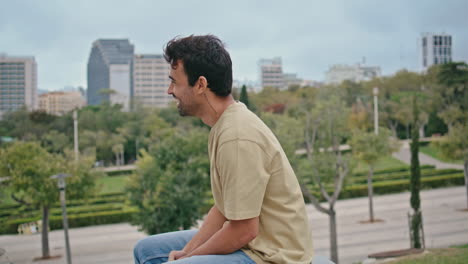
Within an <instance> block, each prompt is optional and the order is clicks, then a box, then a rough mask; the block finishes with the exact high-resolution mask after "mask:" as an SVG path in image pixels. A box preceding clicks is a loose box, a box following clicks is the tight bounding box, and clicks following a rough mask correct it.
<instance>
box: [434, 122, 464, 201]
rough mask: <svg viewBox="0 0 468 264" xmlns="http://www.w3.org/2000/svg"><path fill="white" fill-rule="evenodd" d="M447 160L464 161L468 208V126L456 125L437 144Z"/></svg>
mask: <svg viewBox="0 0 468 264" xmlns="http://www.w3.org/2000/svg"><path fill="white" fill-rule="evenodd" d="M435 144H436V146H437V147H439V148H440V149H441V150H442V153H443V155H444V156H445V157H447V158H452V159H461V160H463V165H464V166H463V167H464V174H465V188H466V200H467V208H468V125H467V124H466V123H465V124H461V123H458V124H455V125H454V126H453V127H452V129H451V130H450V131H449V133H448V134H447V135H445V136H444V137H443V138H442V139H441V140H440V141H436V142H435Z"/></svg>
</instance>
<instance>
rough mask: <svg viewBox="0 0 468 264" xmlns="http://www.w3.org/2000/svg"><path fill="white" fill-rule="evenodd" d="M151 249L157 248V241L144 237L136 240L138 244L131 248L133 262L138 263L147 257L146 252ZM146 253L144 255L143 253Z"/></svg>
mask: <svg viewBox="0 0 468 264" xmlns="http://www.w3.org/2000/svg"><path fill="white" fill-rule="evenodd" d="M151 248H153V249H154V248H158V240H157V239H154V238H152V237H146V238H143V239H140V240H138V242H137V243H136V244H135V246H134V247H133V256H134V257H135V262H136V263H140V262H141V261H142V258H143V257H145V256H146V255H147V253H149V252H146V251H148V250H149V249H151ZM145 252H146V253H145Z"/></svg>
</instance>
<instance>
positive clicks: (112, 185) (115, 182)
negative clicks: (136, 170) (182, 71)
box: [96, 175, 129, 194]
mask: <svg viewBox="0 0 468 264" xmlns="http://www.w3.org/2000/svg"><path fill="white" fill-rule="evenodd" d="M128 176H129V175H119V176H104V177H99V178H98V179H97V181H96V186H97V187H98V189H99V193H100V194H106V193H115V192H123V191H124V188H125V184H126V180H127V178H128Z"/></svg>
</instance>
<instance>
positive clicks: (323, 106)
mask: <svg viewBox="0 0 468 264" xmlns="http://www.w3.org/2000/svg"><path fill="white" fill-rule="evenodd" d="M348 112H349V111H348V109H347V108H346V107H345V103H344V102H343V101H342V100H340V99H339V98H338V97H337V96H336V95H333V94H332V95H331V96H330V95H326V96H324V95H322V98H319V100H317V103H316V106H315V107H314V108H313V109H311V110H307V111H306V112H305V114H306V117H305V121H306V125H305V130H304V134H305V145H306V152H307V162H306V163H305V164H303V166H306V168H307V169H309V171H310V173H309V174H307V175H301V178H302V181H303V182H302V183H301V188H302V191H303V194H304V196H305V197H307V198H308V199H309V200H310V201H311V202H312V204H313V205H314V206H315V208H316V209H317V210H318V211H320V212H322V213H325V214H327V215H328V218H329V227H330V250H331V259H332V260H333V261H334V262H335V263H338V243H337V228H336V227H337V225H336V210H335V203H336V201H337V199H338V196H339V195H340V192H341V190H342V187H343V180H344V178H345V177H346V175H347V174H348V173H349V159H348V158H347V157H345V156H344V155H343V154H342V153H341V151H340V149H339V147H340V143H341V142H342V141H343V140H345V139H346V138H347V137H348V136H349V135H348V134H349V132H348V129H347V127H346V119H347V118H348ZM311 182H313V183H315V184H316V185H318V188H319V192H320V193H321V195H322V196H323V197H324V198H325V200H326V201H327V202H328V208H325V207H323V206H322V205H321V204H320V203H319V201H318V200H317V198H316V197H315V196H314V195H313V194H312V193H311V191H310V190H309V189H308V188H307V187H306V184H307V183H311ZM327 185H332V186H333V193H332V194H331V195H330V194H329V193H328V188H327Z"/></svg>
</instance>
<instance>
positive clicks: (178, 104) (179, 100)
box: [172, 95, 180, 106]
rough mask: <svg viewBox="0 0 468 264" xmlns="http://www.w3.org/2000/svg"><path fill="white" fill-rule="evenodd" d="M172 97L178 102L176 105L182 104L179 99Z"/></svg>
mask: <svg viewBox="0 0 468 264" xmlns="http://www.w3.org/2000/svg"><path fill="white" fill-rule="evenodd" d="M172 97H173V98H174V100H175V101H176V105H177V106H179V104H180V100H179V98H177V97H176V96H175V95H172Z"/></svg>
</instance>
